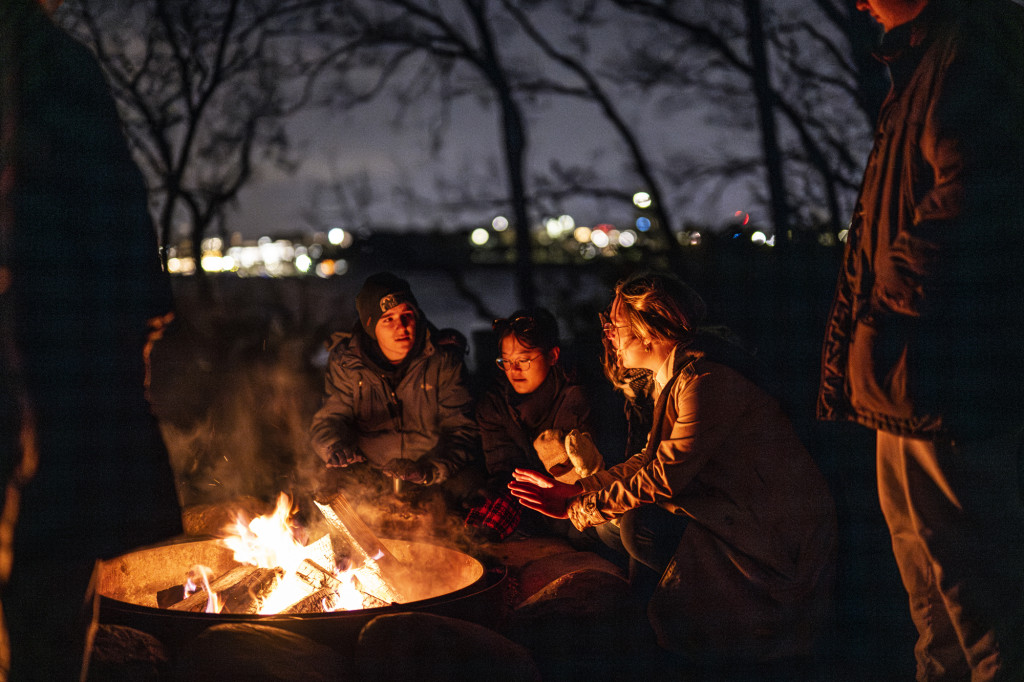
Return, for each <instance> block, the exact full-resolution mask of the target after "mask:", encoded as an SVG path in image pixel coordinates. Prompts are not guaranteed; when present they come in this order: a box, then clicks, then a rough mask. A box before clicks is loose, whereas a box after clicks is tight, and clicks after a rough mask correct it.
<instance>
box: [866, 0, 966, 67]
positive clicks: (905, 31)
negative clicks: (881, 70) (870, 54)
mask: <svg viewBox="0 0 1024 682" xmlns="http://www.w3.org/2000/svg"><path fill="white" fill-rule="evenodd" d="M954 5H955V3H954V2H951V1H949V0H930V1H929V3H928V4H927V5H925V7H924V9H922V10H921V12H920V14H918V15H917V16H916V17H914V18H913V19H911V20H910V21H908V22H907V23H905V24H901V25H900V26H897V27H896V28H894V29H892V30H891V31H888V32H887V33H886V34H885V35H883V36H882V43H881V45H880V46H879V48H878V50H877V51H876V52H875V57H876V58H877V59H878V60H879V61H881V62H883V63H885V64H891V63H892V62H894V61H897V60H899V59H900V58H901V57H903V56H904V55H905V54H907V52H908V51H912V50H916V49H917V48H920V47H922V46H924V45H925V44H926V42H927V41H928V38H929V37H930V36H931V35H932V34H934V32H935V28H936V26H937V25H938V24H939V23H940V22H941V21H942V17H943V15H945V14H947V13H948V12H950V11H952V10H953V8H954Z"/></svg>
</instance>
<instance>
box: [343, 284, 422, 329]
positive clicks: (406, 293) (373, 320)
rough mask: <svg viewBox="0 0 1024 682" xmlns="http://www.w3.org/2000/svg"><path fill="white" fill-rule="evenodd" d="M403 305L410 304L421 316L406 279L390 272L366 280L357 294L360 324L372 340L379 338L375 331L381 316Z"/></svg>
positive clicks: (357, 310)
mask: <svg viewBox="0 0 1024 682" xmlns="http://www.w3.org/2000/svg"><path fill="white" fill-rule="evenodd" d="M402 303H408V304H409V305H411V306H412V307H413V308H415V309H416V311H417V315H418V314H419V305H418V304H417V303H416V297H415V296H413V295H412V289H410V288H409V283H408V282H406V281H405V280H404V279H402V278H401V277H398V276H396V275H393V274H391V273H390V272H378V273H377V274H376V275H370V276H369V277H367V278H366V281H365V282H363V288H362V289H360V290H359V293H358V294H356V312H358V313H359V322H360V323H361V324H362V325H363V329H364V330H365V331H366V333H367V334H369V335H370V338H371V339H376V338H377V335H376V334H375V333H374V329H376V327H377V322H379V321H380V318H381V316H383V315H384V313H386V312H387V311H389V310H391V309H392V308H394V307H395V306H397V305H401V304H402Z"/></svg>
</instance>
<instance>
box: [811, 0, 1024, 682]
mask: <svg viewBox="0 0 1024 682" xmlns="http://www.w3.org/2000/svg"><path fill="white" fill-rule="evenodd" d="M857 6H858V8H859V9H861V10H866V11H868V12H870V14H871V16H872V17H873V18H874V19H875V20H876V21H877V22H878V23H880V24H881V25H882V28H883V29H884V31H885V34H884V37H883V39H882V44H881V50H880V57H881V58H882V59H883V60H884V61H885V63H886V64H888V67H889V72H890V75H891V80H892V87H891V90H890V92H889V95H888V97H887V99H886V100H885V102H884V104H883V106H882V110H881V113H880V116H879V120H878V126H877V132H876V134H875V145H874V149H873V150H872V152H871V155H870V157H869V158H868V163H867V168H866V171H865V174H864V180H863V185H862V188H861V194H860V199H859V201H858V202H857V207H856V212H855V214H854V216H853V221H852V224H851V228H850V231H849V236H848V238H847V242H846V252H845V258H844V262H843V266H842V271H841V274H840V277H839V284H838V289H837V292H836V299H835V304H834V307H833V310H832V314H831V319H830V321H829V324H828V328H827V332H826V337H825V345H824V351H823V355H822V357H823V368H822V383H821V391H820V395H819V404H818V413H819V416H820V417H821V418H823V419H845V420H853V421H856V422H858V423H860V424H863V425H865V426H867V427H869V428H872V429H875V430H876V431H877V441H876V442H877V448H876V449H877V452H876V458H877V467H878V490H879V498H880V502H881V506H882V511H883V512H884V514H885V518H886V522H887V523H888V525H889V530H890V533H891V535H892V544H893V551H894V553H895V556H896V561H897V564H898V566H899V569H900V573H901V575H902V578H903V583H904V585H905V586H906V589H907V591H908V592H909V594H910V610H911V615H912V616H913V619H914V622H915V624H916V625H917V629H918V632H919V635H920V637H919V640H918V644H917V647H916V648H915V654H916V657H917V670H918V672H917V674H918V679H921V680H965V679H973V680H975V681H977V680H989V679H1007V680H1009V679H1014V680H1019V679H1024V665H1022V657H1024V645H1022V642H1024V630H1022V617H1024V606H1022V602H1024V541H1022V539H1024V509H1022V506H1021V495H1020V493H1021V491H1020V486H1019V483H1018V474H1017V461H1018V458H1019V457H1020V451H1021V446H1022V443H1024V441H1022V438H1021V433H1022V427H1024V360H1022V358H1024V355H1022V353H1021V351H1020V342H1019V331H1020V330H1021V329H1022V328H1024V305H1021V300H1022V295H1024V284H1022V283H1024V277H1022V276H1021V273H1022V272H1024V202H1022V201H1021V196H1022V194H1024V9H1022V8H1021V7H1020V6H1018V5H1016V4H1014V3H1013V2H1009V1H1008V0H859V1H858V4H857Z"/></svg>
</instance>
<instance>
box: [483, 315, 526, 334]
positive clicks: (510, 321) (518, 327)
mask: <svg viewBox="0 0 1024 682" xmlns="http://www.w3.org/2000/svg"><path fill="white" fill-rule="evenodd" d="M536 328H537V321H536V320H534V319H533V317H532V316H529V315H517V316H516V317H513V318H507V317H502V318H499V319H497V320H495V321H494V324H492V325H491V329H492V330H493V331H494V332H495V333H496V334H498V336H502V335H504V334H505V332H507V331H509V330H511V331H512V333H514V334H515V335H516V336H519V335H520V334H529V333H530V332H532V331H533V330H534V329H536Z"/></svg>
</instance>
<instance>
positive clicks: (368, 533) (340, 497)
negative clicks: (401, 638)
mask: <svg viewBox="0 0 1024 682" xmlns="http://www.w3.org/2000/svg"><path fill="white" fill-rule="evenodd" d="M316 506H317V507H318V508H319V509H320V512H321V513H322V514H323V515H324V518H326V519H327V522H328V524H330V526H331V528H332V529H333V530H335V531H337V532H338V533H340V534H341V536H342V537H343V538H344V539H345V540H346V541H347V542H348V544H349V546H351V548H352V550H353V551H355V552H356V553H357V554H358V555H359V558H360V559H362V560H363V563H364V564H365V566H366V567H368V568H369V569H371V571H372V573H373V574H374V576H375V577H376V578H377V580H378V581H379V583H380V584H379V585H368V586H367V587H369V588H371V589H370V591H371V592H372V593H373V594H375V595H377V596H379V597H383V598H384V599H385V600H387V601H391V602H405V601H408V599H406V598H405V597H404V596H403V594H402V590H401V587H400V586H401V585H402V583H403V581H404V580H405V579H406V576H407V574H408V571H407V569H406V567H405V565H404V564H403V563H402V562H401V561H399V560H398V559H397V558H395V555H393V554H392V553H391V552H390V550H388V548H387V547H385V546H384V544H383V543H382V542H381V541H380V540H379V539H378V538H377V535H376V533H374V532H373V530H372V529H371V528H370V527H369V526H367V525H366V523H365V522H364V521H363V520H362V519H361V518H359V515H358V514H357V513H356V511H355V509H353V508H352V505H351V504H349V502H348V500H347V499H345V495H344V494H343V493H338V494H337V495H335V496H334V497H333V498H331V500H330V501H329V502H328V503H327V504H320V503H319V502H317V503H316Z"/></svg>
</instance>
